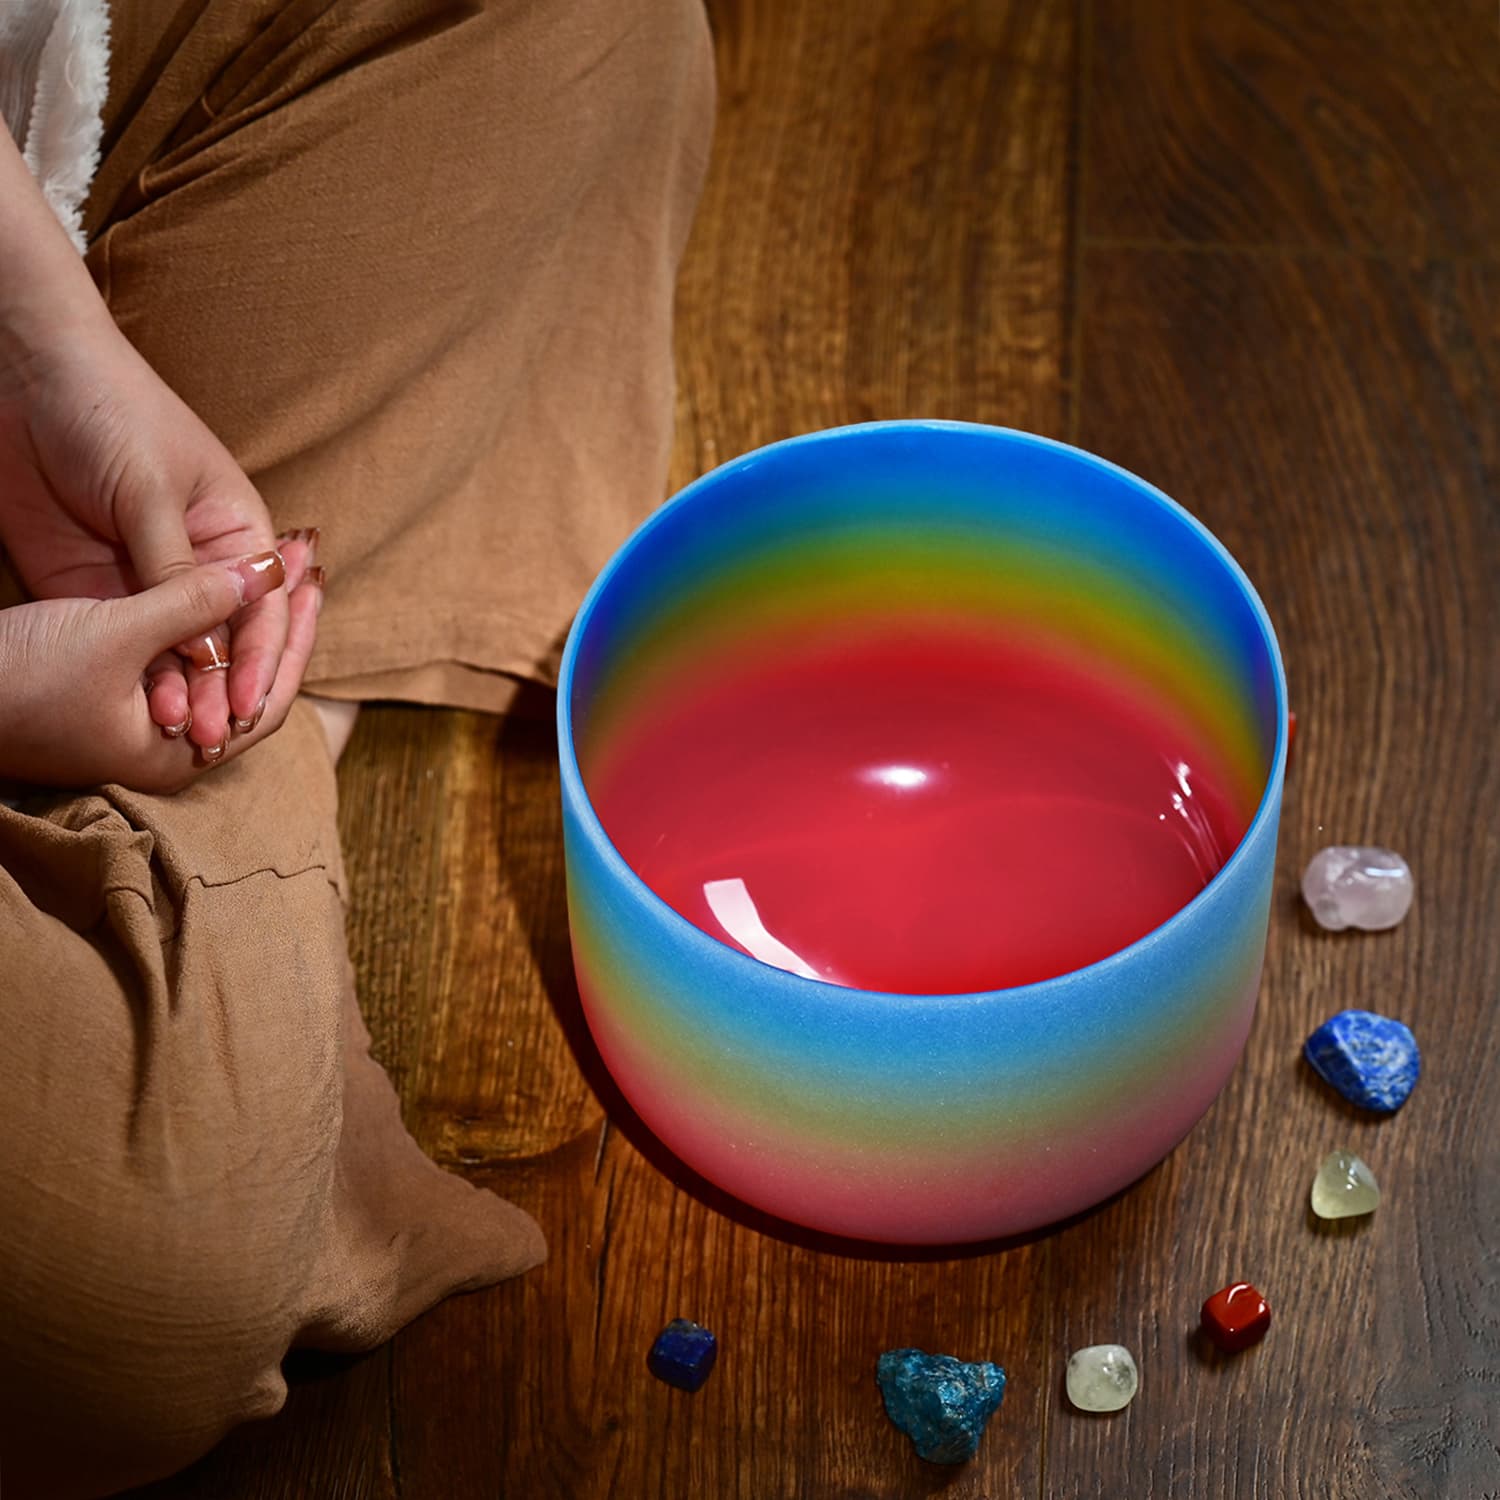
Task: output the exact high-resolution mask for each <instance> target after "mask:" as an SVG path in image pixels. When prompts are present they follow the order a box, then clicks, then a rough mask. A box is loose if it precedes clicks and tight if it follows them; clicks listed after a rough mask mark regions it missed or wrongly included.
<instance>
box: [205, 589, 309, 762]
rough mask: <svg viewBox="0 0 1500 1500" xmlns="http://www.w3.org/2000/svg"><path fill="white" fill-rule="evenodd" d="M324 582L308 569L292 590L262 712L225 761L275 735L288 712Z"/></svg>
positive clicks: (299, 683) (234, 743)
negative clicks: (283, 646) (277, 660)
mask: <svg viewBox="0 0 1500 1500" xmlns="http://www.w3.org/2000/svg"><path fill="white" fill-rule="evenodd" d="M325 581H326V580H325V577H324V574H323V570H322V569H321V568H316V567H315V568H309V569H308V570H307V572H306V574H305V576H304V577H303V579H302V582H301V583H300V584H299V585H298V586H297V588H295V589H294V590H293V591H292V595H291V597H290V598H289V599H288V601H287V616H288V621H287V633H286V650H285V651H283V652H282V653H281V669H280V670H279V671H278V672H277V674H276V681H275V683H274V684H273V685H272V688H271V691H270V692H269V693H268V694H267V695H266V707H265V712H264V714H263V715H262V717H261V721H260V724H259V725H258V726H257V728H256V729H255V730H254V731H252V732H251V733H250V734H245V735H237V736H236V737H235V738H234V740H233V741H232V742H231V744H230V747H229V755H228V758H229V759H231V760H232V759H233V758H234V757H235V756H236V755H239V754H240V753H241V752H243V751H245V750H249V749H251V748H253V747H254V746H255V745H257V744H259V743H260V741H261V740H263V739H265V738H267V736H269V735H273V734H275V733H276V731H277V730H278V729H280V728H281V726H282V724H284V723H285V722H286V716H287V715H288V714H289V713H290V712H291V711H292V704H293V703H295V702H296V701H297V694H298V693H299V692H300V691H301V689H302V678H303V675H304V674H305V673H306V671H307V664H308V661H309V660H310V659H311V657H312V652H313V646H314V644H315V643H316V641H317V638H318V612H319V610H321V609H322V607H323V585H324V583H325Z"/></svg>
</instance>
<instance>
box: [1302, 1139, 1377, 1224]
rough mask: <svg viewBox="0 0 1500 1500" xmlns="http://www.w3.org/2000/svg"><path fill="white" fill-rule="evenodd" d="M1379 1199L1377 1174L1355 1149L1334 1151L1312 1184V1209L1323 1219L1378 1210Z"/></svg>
mask: <svg viewBox="0 0 1500 1500" xmlns="http://www.w3.org/2000/svg"><path fill="white" fill-rule="evenodd" d="M1379 1202H1380V1184H1379V1183H1378V1182H1376V1181H1375V1174H1374V1173H1373V1172H1372V1171H1371V1170H1370V1169H1369V1168H1368V1167H1367V1166H1366V1165H1365V1164H1364V1163H1363V1162H1362V1161H1361V1160H1360V1159H1359V1158H1358V1157H1357V1156H1356V1155H1355V1154H1354V1153H1353V1152H1352V1151H1330V1152H1329V1153H1328V1155H1327V1156H1325V1157H1324V1158H1323V1165H1322V1166H1321V1167H1319V1168H1318V1175H1317V1176H1316V1177H1314V1178H1313V1185H1312V1211H1313V1212H1314V1213H1315V1214H1317V1216H1318V1217H1319V1218H1320V1219H1352V1218H1354V1217H1355V1216H1356V1215H1358V1214H1368V1213H1374V1211H1375V1207H1376V1205H1377V1204H1378V1203H1379Z"/></svg>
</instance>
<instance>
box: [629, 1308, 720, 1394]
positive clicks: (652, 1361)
mask: <svg viewBox="0 0 1500 1500" xmlns="http://www.w3.org/2000/svg"><path fill="white" fill-rule="evenodd" d="M718 1357H719V1341H718V1340H717V1339H716V1338H715V1337H714V1336H713V1334H711V1333H710V1332H709V1331H708V1329H706V1328H700V1327H699V1326H698V1324H696V1323H694V1322H692V1321H691V1320H690V1319H688V1318H673V1319H672V1321H671V1322H670V1323H668V1324H667V1326H666V1327H665V1328H663V1329H662V1331H661V1332H660V1333H659V1334H658V1335H657V1336H656V1342H655V1343H654V1344H652V1346H651V1352H650V1354H648V1355H647V1356H646V1368H647V1369H648V1370H650V1371H651V1373H652V1374H653V1375H654V1376H656V1378H657V1379H658V1380H665V1381H666V1383H667V1384H668V1385H675V1386H676V1387H677V1389H678V1390H679V1391H696V1390H697V1389H698V1387H699V1386H701V1385H702V1384H703V1382H704V1381H705V1380H707V1379H708V1372H709V1371H710V1370H712V1369H713V1367H714V1361H715V1360H716V1359H717V1358H718Z"/></svg>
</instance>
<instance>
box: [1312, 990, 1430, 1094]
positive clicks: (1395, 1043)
mask: <svg viewBox="0 0 1500 1500" xmlns="http://www.w3.org/2000/svg"><path fill="white" fill-rule="evenodd" d="M1302 1050H1303V1052H1304V1053H1306V1054H1307V1060H1308V1062H1310V1063H1311V1064H1312V1065H1313V1068H1314V1069H1315V1070H1316V1072H1317V1073H1318V1074H1319V1076H1321V1077H1323V1078H1326V1079H1327V1080H1328V1082H1329V1083H1331V1084H1332V1085H1333V1086H1334V1088H1336V1089H1337V1090H1338V1091H1339V1093H1341V1094H1342V1095H1343V1096H1344V1098H1346V1099H1348V1100H1349V1101H1350V1103H1352V1104H1358V1105H1362V1106H1363V1107H1364V1108H1365V1109H1377V1110H1380V1111H1381V1112H1382V1113H1385V1114H1389V1113H1390V1112H1391V1111H1392V1110H1395V1109H1400V1108H1401V1106H1402V1105H1403V1104H1405V1103H1406V1096H1407V1095H1408V1094H1410V1093H1411V1091H1412V1089H1413V1088H1414V1087H1415V1086H1416V1082H1417V1075H1418V1074H1419V1073H1421V1071H1422V1054H1421V1053H1420V1052H1418V1051H1417V1039H1416V1037H1414V1036H1413V1035H1412V1034H1411V1031H1410V1030H1409V1029H1408V1028H1407V1027H1405V1026H1403V1025H1402V1024H1401V1022H1400V1021H1392V1020H1389V1019H1387V1018H1386V1017H1385V1016H1377V1015H1376V1014H1375V1012H1374V1011H1370V1010H1341V1011H1340V1012H1339V1013H1338V1015H1336V1016H1334V1017H1332V1019H1330V1020H1327V1021H1324V1022H1323V1024H1322V1025H1321V1026H1320V1027H1318V1029H1317V1030H1316V1031H1315V1032H1313V1034H1312V1035H1311V1036H1310V1037H1308V1039H1307V1041H1306V1043H1304V1045H1303V1048H1302Z"/></svg>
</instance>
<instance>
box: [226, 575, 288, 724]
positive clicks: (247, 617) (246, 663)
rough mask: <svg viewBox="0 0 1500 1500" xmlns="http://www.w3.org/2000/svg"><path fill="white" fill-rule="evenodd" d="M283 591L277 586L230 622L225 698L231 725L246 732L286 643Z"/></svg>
mask: <svg viewBox="0 0 1500 1500" xmlns="http://www.w3.org/2000/svg"><path fill="white" fill-rule="evenodd" d="M286 631H287V600H286V591H285V590H284V589H277V590H276V592H275V593H274V594H268V595H267V596H266V597H265V598H264V599H261V600H259V601H258V602H257V603H255V604H252V605H250V607H249V608H248V609H245V610H242V611H241V612H240V613H239V614H238V615H236V616H235V618H234V621H233V622H232V624H231V626H230V646H229V656H230V661H229V670H228V672H224V673H221V674H219V675H221V676H222V677H223V678H224V693H225V697H224V701H225V703H226V704H227V705H228V707H229V714H230V718H231V719H232V720H233V723H234V728H235V729H236V730H237V731H239V732H240V733H242V734H244V733H248V731H249V729H250V725H251V721H252V720H253V719H254V718H255V715H256V713H257V711H258V710H259V709H260V706H261V705H262V704H263V703H264V702H265V699H266V694H267V693H269V692H270V691H271V684H272V683H273V682H275V680H276V669H277V668H278V667H279V666H280V664H281V652H282V649H283V648H284V647H285V645H286Z"/></svg>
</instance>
